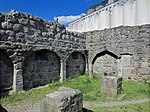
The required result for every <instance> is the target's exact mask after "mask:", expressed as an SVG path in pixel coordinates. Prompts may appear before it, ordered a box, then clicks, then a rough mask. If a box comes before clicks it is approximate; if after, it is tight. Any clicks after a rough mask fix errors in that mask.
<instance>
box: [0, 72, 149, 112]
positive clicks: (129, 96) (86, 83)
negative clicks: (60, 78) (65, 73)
mask: <svg viewBox="0 0 150 112" xmlns="http://www.w3.org/2000/svg"><path fill="white" fill-rule="evenodd" d="M61 86H65V87H71V88H74V89H78V90H80V91H82V93H83V99H84V101H85V102H96V103H98V102H99V103H100V102H106V101H107V102H111V101H116V100H118V99H119V100H133V99H142V98H149V97H150V96H149V95H150V89H149V87H150V85H148V84H143V83H137V82H133V81H129V80H124V81H123V91H122V93H121V94H120V95H118V96H117V97H113V96H110V95H102V94H100V78H99V77H98V76H95V78H89V77H88V76H87V75H84V76H80V77H76V78H73V79H69V80H67V81H65V82H64V83H59V82H54V83H53V84H50V85H48V86H47V87H44V88H40V89H32V90H31V91H27V92H23V93H14V94H12V95H10V96H8V97H5V98H1V99H0V104H2V105H11V106H16V105H18V104H20V105H23V104H24V102H30V103H31V104H35V103H37V102H39V101H40V100H42V99H43V98H44V97H45V96H46V95H47V94H49V93H51V92H53V91H55V90H57V89H58V88H59V87H61ZM114 108H115V107H114ZM120 108H123V109H124V108H125V107H120ZM135 108H136V106H135ZM137 108H138V107H137ZM124 110H125V109H124ZM95 111H96V110H95ZM108 112H109V111H108ZM118 112H119V111H118ZM124 112H126V111H124Z"/></svg>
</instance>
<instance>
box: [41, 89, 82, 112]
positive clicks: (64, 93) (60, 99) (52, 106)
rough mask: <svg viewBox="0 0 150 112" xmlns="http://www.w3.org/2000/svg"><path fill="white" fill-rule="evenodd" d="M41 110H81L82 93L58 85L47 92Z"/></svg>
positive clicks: (52, 111) (77, 111)
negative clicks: (52, 90)
mask: <svg viewBox="0 0 150 112" xmlns="http://www.w3.org/2000/svg"><path fill="white" fill-rule="evenodd" d="M41 107H44V108H41V112H82V107H83V95H82V93H81V92H80V91H79V90H75V89H71V88H66V87H60V88H59V89H58V91H55V92H53V93H51V94H48V95H47V96H46V98H45V101H44V102H43V106H41Z"/></svg>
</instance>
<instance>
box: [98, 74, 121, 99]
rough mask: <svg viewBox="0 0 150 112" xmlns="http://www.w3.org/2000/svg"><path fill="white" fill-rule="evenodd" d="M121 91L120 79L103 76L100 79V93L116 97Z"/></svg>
mask: <svg viewBox="0 0 150 112" xmlns="http://www.w3.org/2000/svg"><path fill="white" fill-rule="evenodd" d="M121 91H122V78H121V77H116V76H103V77H102V79H101V93H102V94H109V95H113V96H116V95H118V94H119V93H121Z"/></svg>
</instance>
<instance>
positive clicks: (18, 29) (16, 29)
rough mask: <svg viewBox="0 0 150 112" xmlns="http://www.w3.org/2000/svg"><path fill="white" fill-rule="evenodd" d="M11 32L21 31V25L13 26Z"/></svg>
mask: <svg viewBox="0 0 150 112" xmlns="http://www.w3.org/2000/svg"><path fill="white" fill-rule="evenodd" d="M13 30H14V31H17V32H19V31H21V30H22V25H21V24H14V26H13Z"/></svg>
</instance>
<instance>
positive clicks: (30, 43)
mask: <svg viewBox="0 0 150 112" xmlns="http://www.w3.org/2000/svg"><path fill="white" fill-rule="evenodd" d="M0 49H1V50H3V51H4V52H6V57H8V59H9V60H10V62H11V63H12V67H11V68H13V70H10V73H8V74H9V75H10V78H9V80H11V81H9V82H11V87H12V88H13V90H14V91H22V90H23V89H25V90H28V89H31V88H32V87H37V86H41V85H45V84H48V83H50V82H52V81H53V80H59V79H60V80H61V81H63V80H65V79H66V76H69V75H70V74H69V75H67V74H66V73H68V72H66V61H67V59H68V57H69V56H70V55H71V54H72V53H73V52H76V51H78V52H79V53H81V54H82V55H83V56H84V59H85V60H87V51H86V50H85V35H84V34H81V33H76V32H68V31H66V29H65V27H64V25H61V24H59V23H56V22H49V21H45V20H43V19H41V18H39V17H36V16H33V15H30V14H25V13H21V12H17V11H11V12H10V13H8V14H2V13H0ZM0 53H1V56H3V52H0ZM75 55H78V54H75ZM80 59H81V62H83V59H82V58H79V59H78V60H80ZM69 60H70V59H69ZM70 61H72V60H70ZM0 62H1V63H2V62H3V59H2V58H0ZM6 65H9V66H11V64H9V63H7V62H6ZM78 65H79V64H78V63H77V65H75V66H78ZM71 67H72V66H71ZM5 68H6V67H5ZM5 71H6V69H1V73H3V74H1V77H2V79H4V80H7V79H6V78H5V75H4V72H5ZM11 71H13V72H11ZM76 72H77V73H80V69H76ZM12 77H13V81H12ZM39 79H40V80H39ZM9 86H10V85H9ZM3 89H5V87H3Z"/></svg>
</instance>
